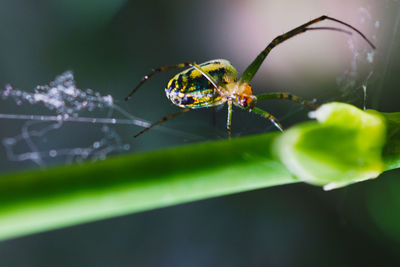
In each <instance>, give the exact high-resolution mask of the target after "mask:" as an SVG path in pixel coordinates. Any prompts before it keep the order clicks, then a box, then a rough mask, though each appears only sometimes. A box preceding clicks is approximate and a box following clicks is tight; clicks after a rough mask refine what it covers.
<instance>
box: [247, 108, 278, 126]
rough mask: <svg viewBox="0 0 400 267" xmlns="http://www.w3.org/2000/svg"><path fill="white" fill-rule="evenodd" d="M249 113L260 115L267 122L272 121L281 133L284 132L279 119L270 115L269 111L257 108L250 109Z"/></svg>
mask: <svg viewBox="0 0 400 267" xmlns="http://www.w3.org/2000/svg"><path fill="white" fill-rule="evenodd" d="M248 111H251V112H254V113H256V114H258V115H260V116H261V117H263V118H265V119H267V120H270V121H271V122H272V123H273V124H274V126H275V127H276V128H278V130H279V131H281V132H283V127H282V125H281V124H280V123H279V121H278V119H277V118H275V117H274V116H273V115H271V114H270V113H268V112H267V111H265V110H262V109H260V108H257V107H253V108H252V109H248Z"/></svg>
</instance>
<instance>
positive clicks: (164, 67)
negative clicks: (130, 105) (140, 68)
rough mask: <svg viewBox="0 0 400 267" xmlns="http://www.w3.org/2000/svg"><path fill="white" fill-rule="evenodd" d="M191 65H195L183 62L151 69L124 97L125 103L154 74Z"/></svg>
mask: <svg viewBox="0 0 400 267" xmlns="http://www.w3.org/2000/svg"><path fill="white" fill-rule="evenodd" d="M193 64H195V63H194V62H184V63H179V64H176V65H170V66H163V67H159V68H156V69H153V70H152V71H151V72H149V73H148V74H147V75H145V76H144V77H143V78H142V80H141V81H140V82H139V83H138V84H137V85H136V87H135V88H133V90H132V92H131V93H130V94H129V95H128V96H126V97H125V101H127V100H128V99H129V98H131V96H132V95H133V94H134V93H135V92H136V91H137V90H138V89H139V87H140V86H142V85H143V84H144V83H145V82H146V81H147V80H148V79H150V78H151V76H153V75H154V74H156V73H159V72H162V71H166V70H170V69H177V68H185V67H189V66H193Z"/></svg>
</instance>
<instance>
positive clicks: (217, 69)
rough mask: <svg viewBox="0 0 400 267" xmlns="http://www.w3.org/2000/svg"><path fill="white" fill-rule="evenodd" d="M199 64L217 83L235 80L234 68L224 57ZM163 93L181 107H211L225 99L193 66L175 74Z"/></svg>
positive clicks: (223, 83)
mask: <svg viewBox="0 0 400 267" xmlns="http://www.w3.org/2000/svg"><path fill="white" fill-rule="evenodd" d="M199 66H200V67H201V69H202V70H203V71H204V72H206V73H207V74H209V75H210V76H211V77H213V78H214V80H215V81H216V83H217V85H225V84H228V83H232V82H236V81H237V72H236V69H235V68H234V67H233V66H232V64H231V63H230V62H229V61H227V60H225V59H214V60H210V61H207V62H204V63H202V64H199ZM165 93H166V95H167V97H168V99H169V100H171V102H172V103H174V104H175V105H177V106H179V107H183V108H192V109H195V108H204V107H211V106H216V105H219V104H222V103H224V102H225V101H226V99H225V98H224V97H223V96H221V95H220V94H219V93H218V91H217V90H216V89H215V88H214V86H213V85H212V84H211V83H210V82H209V81H208V80H207V78H206V77H204V75H203V74H202V73H201V72H200V71H198V70H197V69H195V68H194V67H191V68H188V69H186V70H184V71H182V72H180V73H178V74H176V75H175V76H174V77H173V78H172V79H171V80H170V81H169V82H168V85H167V88H166V89H165Z"/></svg>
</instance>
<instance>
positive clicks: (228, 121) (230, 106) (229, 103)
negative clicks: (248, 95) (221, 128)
mask: <svg viewBox="0 0 400 267" xmlns="http://www.w3.org/2000/svg"><path fill="white" fill-rule="evenodd" d="M231 125H232V100H229V101H228V117H227V118H226V131H227V132H228V138H231Z"/></svg>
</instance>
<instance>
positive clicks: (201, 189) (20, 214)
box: [0, 133, 298, 239]
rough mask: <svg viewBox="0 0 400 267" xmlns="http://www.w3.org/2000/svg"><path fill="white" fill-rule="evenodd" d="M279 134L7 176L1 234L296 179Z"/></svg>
mask: <svg viewBox="0 0 400 267" xmlns="http://www.w3.org/2000/svg"><path fill="white" fill-rule="evenodd" d="M276 136H277V134H274V133H272V134H265V135H258V136H252V137H246V138H238V139H233V140H223V141H217V142H208V143H203V144H196V145H188V146H183V147H178V148H173V149H168V150H163V151H156V152H149V153H142V154H134V155H127V156H120V157H115V158H111V159H108V160H106V161H102V162H96V163H85V164H81V165H72V166H68V167H59V168H54V169H50V170H39V171H32V172H24V173H18V174H13V175H8V176H3V177H1V178H0V239H7V238H12V237H18V236H21V235H25V234H29V233H35V232H40V231H44V230H50V229H55V228H60V227H64V226H69V225H74V224H78V223H83V222H89V221H93V220H98V219H104V218H110V217H113V216H119V215H124V214H129V213H132V212H137V211H143V210H149V209H153V208H158V207H164V206H168V205H173V204H179V203H183V202H188V201H194V200H198V199H204V198H209V197H215V196H221V195H224V194H230V193H236V192H241V191H246V190H252V189H257V188H263V187H268V186H275V185H282V184H288V183H293V182H296V181H298V180H296V179H295V178H294V177H293V176H292V175H291V174H290V173H289V171H288V170H287V169H286V168H285V167H284V166H283V165H282V163H280V162H279V161H278V160H277V159H276V158H274V157H273V156H272V155H271V144H272V142H273V140H274V139H275V137H276Z"/></svg>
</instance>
